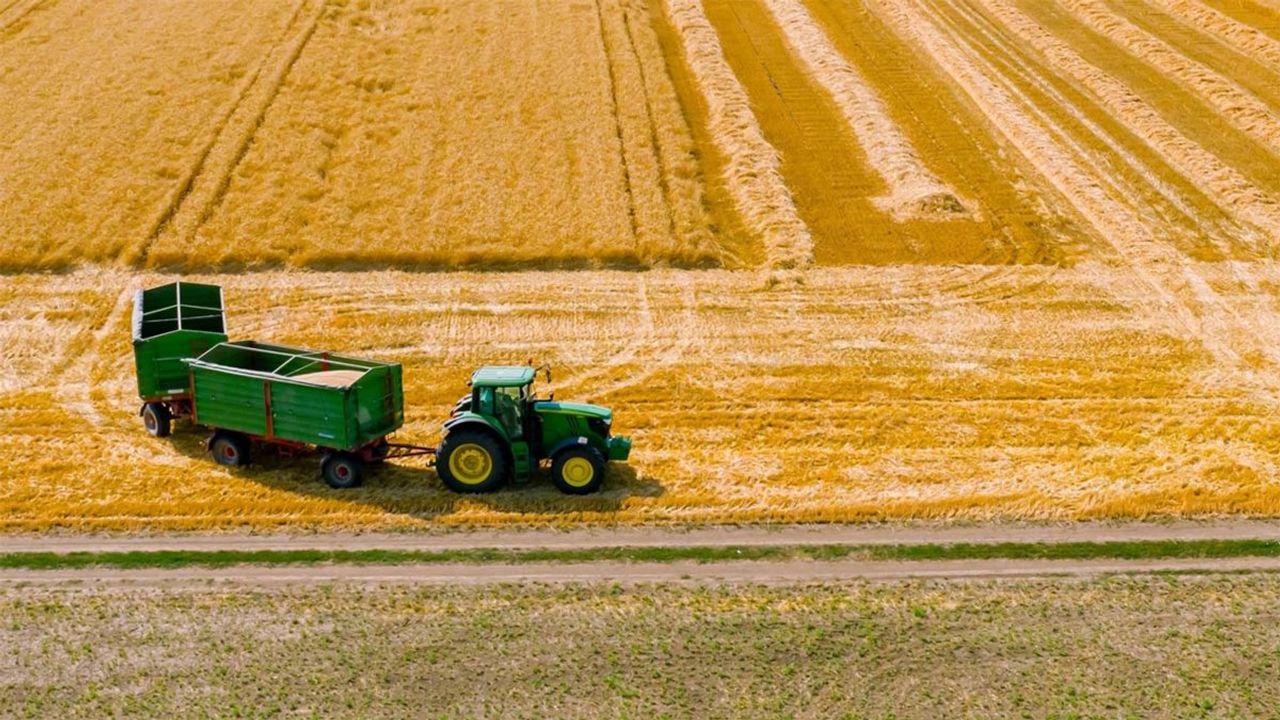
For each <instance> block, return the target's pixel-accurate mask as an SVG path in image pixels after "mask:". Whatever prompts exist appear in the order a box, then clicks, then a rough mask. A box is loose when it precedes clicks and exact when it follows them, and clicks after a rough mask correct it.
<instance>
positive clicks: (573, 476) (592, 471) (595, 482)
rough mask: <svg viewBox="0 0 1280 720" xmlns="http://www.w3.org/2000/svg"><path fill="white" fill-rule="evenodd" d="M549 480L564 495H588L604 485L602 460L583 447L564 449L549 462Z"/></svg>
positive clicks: (591, 450) (595, 453)
mask: <svg viewBox="0 0 1280 720" xmlns="http://www.w3.org/2000/svg"><path fill="white" fill-rule="evenodd" d="M551 480H552V481H553V482H554V483H555V484H556V487H557V488H558V489H559V490H560V492H562V493H565V494H566V495H590V494H591V493H593V492H595V491H597V490H599V489H600V486H601V485H603V484H604V458H602V457H600V453H598V452H596V451H595V449H594V448H589V447H586V446H583V445H575V446H573V447H569V448H565V449H564V450H561V451H560V452H558V453H556V456H555V458H554V459H553V460H552V461H551Z"/></svg>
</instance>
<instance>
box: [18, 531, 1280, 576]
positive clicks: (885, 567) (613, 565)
mask: <svg viewBox="0 0 1280 720" xmlns="http://www.w3.org/2000/svg"><path fill="white" fill-rule="evenodd" d="M1205 539H1221V540H1246V539H1273V540H1280V522H1276V521H1252V520H1248V521H1246V520H1223V521H1207V522H1189V521H1179V522H1170V523H1160V524H1152V523H1126V524H1101V523H1079V524H1071V525H1018V526H1004V525H989V526H971V527H956V526H940V525H897V526H852V525H850V526H821V525H815V526H780V527H761V526H756V527H701V528H691V529H679V528H659V527H627V528H618V529H614V530H605V529H598V528H591V529H577V530H567V531H555V530H516V531H496V530H484V531H479V530H477V531H464V532H450V533H434V534H404V535H389V534H317V535H248V534H239V535H237V534H221V535H149V536H119V537H101V536H51V537H37V536H10V537H3V538H0V553H13V552H33V551H44V552H60V553H65V552H77V551H97V552H104V551H130V550H134V551H156V550H193V551H213V550H302V549H316V550H329V549H343V550H373V549H394V550H421V551H433V550H434V551H439V550H450V549H460V548H498V549H506V550H521V549H533V548H550V549H555V548H560V549H568V548H579V549H581V548H615V547H694V546H699V547H733V546H788V545H790V546H796V545H822V544H841V545H883V544H899V545H913V544H930V543H937V544H948V543H996V542H1023V543H1033V542H1035V543H1062V542H1116V541H1157V540H1205ZM1242 571H1259V572H1275V571H1280V558H1252V557H1237V558H1226V559H1194V558H1171V559H1163V560H1160V559H1155V560H1152V559H1146V560H1116V559H1094V560H1036V559H1017V560H1013V559H986V560H949V561H883V560H858V559H846V560H834V561H816V560H776V561H772V560H771V561H732V560H731V561H716V562H705V563H699V562H694V561H681V562H670V563H665V562H618V561H599V562H573V563H541V562H538V563H416V564H405V565H356V564H332V565H330V564H323V565H309V566H269V565H241V566H234V567H227V568H199V567H188V568H182V569H176V570H163V569H127V570H126V569H118V568H107V567H102V568H83V569H67V570H21V569H0V583H3V584H15V583H16V584H24V583H39V584H50V583H52V584H71V585H74V584H80V583H92V584H95V585H97V584H101V583H111V584H127V585H143V586H153V585H154V586H170V585H192V584H199V585H204V584H208V583H218V582H226V583H243V584H251V585H288V584H323V583H332V582H343V583H351V582H354V583H418V584H436V585H474V584H488V583H522V582H551V583H565V582H619V583H624V584H633V583H645V582H694V583H718V582H729V583H733V582H745V583H796V582H827V581H840V580H849V579H855V578H860V579H872V580H891V579H900V578H912V577H921V578H929V577H932V578H1001V577H1026V576H1047V575H1064V576H1086V577H1087V576H1095V575H1100V574H1107V573H1147V572H1203V573H1213V572H1242Z"/></svg>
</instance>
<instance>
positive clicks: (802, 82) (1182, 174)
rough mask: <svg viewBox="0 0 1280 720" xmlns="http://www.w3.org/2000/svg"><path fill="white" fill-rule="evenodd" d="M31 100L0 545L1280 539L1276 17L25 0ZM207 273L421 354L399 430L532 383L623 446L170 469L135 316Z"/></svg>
mask: <svg viewBox="0 0 1280 720" xmlns="http://www.w3.org/2000/svg"><path fill="white" fill-rule="evenodd" d="M0 93H2V94H3V96H4V97H5V98H6V102H4V103H0V127H4V128H6V129H7V132H4V133H0V238H2V239H0V242H3V243H4V245H3V248H4V250H5V252H4V253H3V255H0V269H2V270H3V271H4V272H5V273H6V274H4V275H0V318H2V319H3V326H2V327H0V340H2V341H3V343H4V346H3V350H0V418H2V422H3V425H2V427H3V432H0V456H4V457H7V458H9V459H10V462H11V464H15V466H16V467H19V468H21V469H22V472H20V473H13V474H10V475H7V476H6V479H5V480H3V481H0V528H8V529H20V528H43V527H50V526H66V527H77V528H133V527H148V528H192V527H224V526H238V525H252V526H279V525H324V526H332V525H342V526H361V527H364V526H377V527H396V526H405V525H417V524H423V523H504V522H533V523H556V522H564V521H578V520H585V521H625V522H635V521H660V522H662V521H726V520H743V521H752V520H844V519H854V518H885V517H951V516H963V517H983V518H987V517H1017V518H1068V517H1104V516H1141V515H1145V514H1150V513H1163V514H1186V513H1200V512H1238V513H1251V514H1270V513H1276V512H1280V487H1277V486H1276V485H1275V480H1276V479H1277V477H1280V474H1278V473H1277V471H1276V459H1277V451H1278V450H1280V447H1278V446H1277V441H1276V440H1275V439H1274V438H1276V437H1280V434H1278V433H1277V432H1276V431H1277V430H1280V428H1278V427H1277V424H1280V420H1277V419H1276V418H1277V417H1278V416H1277V413H1276V409H1277V403H1278V401H1280V305H1278V302H1277V301H1278V298H1277V296H1278V295H1280V264H1277V259H1278V257H1277V256H1278V253H1277V247H1278V245H1280V6H1277V5H1276V4H1275V3H1274V2H1271V1H1269V0H1265V1H1264V0H1232V1H1231V2H1226V1H1225V0H1209V1H1206V2H1191V1H1188V0H1056V1H1055V2H1037V1H1035V0H903V1H900V2H899V1H897V0H846V1H842V2H822V1H820V0H557V1H555V2H542V3H538V2H533V1H532V0H514V1H513V2H509V3H502V4H495V3H488V2H480V1H479V0H474V1H469V0H468V1H463V2H456V1H449V2H444V1H443V0H295V1H294V2H290V3H287V4H286V3H277V4H263V3H249V2H240V3H231V4H226V3H212V2H209V3H190V2H179V1H178V0H162V1H161V2H141V0H110V2H103V3H94V4H91V5H88V6H84V5H80V4H76V3H71V2H69V1H68V0H45V1H44V2H26V0H17V1H16V2H12V3H2V4H0ZM50 271H54V272H50ZM473 271H483V272H473ZM188 273H189V274H190V275H189V276H190V277H193V278H195V277H199V278H202V279H205V280H208V281H210V282H215V283H218V284H221V285H223V286H224V287H225V288H226V298H227V305H228V312H229V326H230V329H231V334H232V335H233V337H235V338H250V337H253V338H259V339H264V340H273V341H277V342H282V343H288V344H295V345H301V346H315V347H322V348H326V349H332V350H336V351H348V352H352V353H358V354H361V355H370V356H375V357H378V358H381V359H386V360H393V361H398V362H401V363H403V364H404V365H405V368H406V383H407V385H406V390H407V393H408V396H407V407H408V409H409V416H410V417H409V424H408V425H407V426H406V428H405V429H404V430H403V431H402V435H404V439H406V440H408V439H412V440H420V441H426V442H430V441H432V440H434V439H435V436H436V432H437V430H438V425H439V419H440V417H442V415H443V414H444V413H445V411H446V410H447V408H448V407H449V406H450V405H451V403H452V401H453V400H454V399H455V398H456V397H457V396H458V395H459V394H460V393H461V392H462V390H463V386H462V381H463V380H464V379H465V377H466V375H467V372H468V371H469V370H470V369H471V368H473V367H474V366H476V365H480V364H485V363H493V362H523V361H524V360H525V359H526V358H529V357H530V356H532V357H535V358H537V359H538V360H539V361H549V362H552V363H553V365H555V366H556V367H557V368H558V369H559V372H558V373H557V378H556V380H557V383H556V386H557V387H558V388H561V389H562V390H561V391H562V392H563V393H565V394H568V395H573V396H576V397H585V398H586V399H593V400H599V401H601V402H604V403H607V404H610V405H612V406H613V407H614V408H615V409H616V411H617V415H618V423H619V427H620V429H625V430H628V431H631V432H632V434H633V435H634V436H635V440H636V446H635V454H634V456H633V457H634V460H633V462H632V464H631V465H630V466H629V467H626V468H620V469H619V470H618V471H617V472H616V473H615V475H614V476H612V477H611V478H610V484H609V485H607V486H606V490H605V492H604V493H603V494H602V495H600V496H596V497H592V498H586V499H582V500H568V499H565V498H563V497H561V496H559V495H558V494H556V493H555V492H554V491H553V490H552V489H551V488H550V487H549V486H548V485H547V484H546V483H542V482H538V483H535V485H534V486H533V487H530V488H515V489H511V490H508V491H504V492H501V493H499V494H496V495H493V496H486V497H481V498H473V497H466V498H463V497H457V496H453V495H450V494H448V493H446V492H445V491H444V490H443V489H442V487H441V486H440V484H439V481H438V480H437V479H436V477H435V475H434V473H433V472H431V471H429V470H425V469H421V468H419V467H417V466H413V465H412V464H406V465H405V466H404V467H400V468H393V469H387V470H385V471H383V472H381V473H379V474H377V475H376V476H374V477H373V478H372V479H371V482H370V483H369V486H368V487H366V488H363V489H360V490H357V491H354V492H349V493H333V492H331V491H329V490H327V489H324V488H323V486H322V485H321V484H320V483H319V482H318V481H317V480H316V479H315V477H314V474H313V468H312V462H311V460H309V459H308V460H301V459H298V460H290V459H284V458H268V459H267V460H265V461H264V463H263V464H262V465H260V466H258V467H255V468H254V469H252V471H246V472H242V473H228V472H226V471H224V470H223V469H221V468H217V467H215V466H213V465H211V464H210V463H209V462H208V461H207V458H205V457H204V455H203V452H202V450H201V448H200V446H199V445H200V436H199V435H198V434H196V433H194V432H180V433H179V434H178V436H177V437H175V438H174V439H173V440H172V441H164V442H158V441H151V440H150V439H149V438H147V437H146V436H145V435H144V434H143V433H142V431H141V428H140V424H139V422H138V419H137V417H136V416H135V413H136V410H137V408H136V404H137V403H136V400H135V398H134V397H133V395H132V379H133V368H132V365H131V359H130V348H129V336H128V312H127V311H128V307H129V302H130V299H131V293H132V291H133V290H134V289H136V288H138V287H143V286H147V285H150V284H154V283H159V282H163V281H167V280H169V279H172V278H174V277H178V276H179V275H180V274H188ZM183 276H186V275H183Z"/></svg>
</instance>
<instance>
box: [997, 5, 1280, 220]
mask: <svg viewBox="0 0 1280 720" xmlns="http://www.w3.org/2000/svg"><path fill="white" fill-rule="evenodd" d="M981 2H982V4H983V6H984V7H986V8H987V10H988V11H989V12H990V13H991V15H992V16H993V17H995V18H997V19H998V20H999V21H1000V22H1001V23H1002V24H1003V25H1004V26H1005V27H1007V28H1009V30H1011V31H1012V32H1013V33H1014V34H1016V35H1017V36H1018V37H1020V38H1021V39H1022V40H1023V41H1024V42H1026V43H1027V44H1029V45H1030V46H1031V47H1033V48H1035V49H1036V51H1038V52H1039V53H1040V54H1042V55H1043V56H1044V57H1045V58H1046V59H1047V60H1048V61H1049V63H1050V64H1051V66H1052V67H1054V68H1055V69H1056V70H1058V71H1059V72H1061V73H1063V74H1064V75H1066V76H1068V77H1070V78H1072V79H1074V80H1075V81H1076V82H1078V83H1080V85H1081V86H1083V87H1085V88H1087V89H1088V90H1089V92H1090V93H1091V94H1092V95H1093V96H1094V97H1095V98H1097V100H1098V101H1099V102H1100V103H1101V104H1102V105H1103V107H1105V108H1106V109H1107V112H1108V113H1110V114H1111V115H1112V117H1114V118H1115V119H1116V120H1118V121H1120V122H1121V123H1123V124H1124V126H1125V127H1127V128H1129V129H1130V130H1131V131H1132V132H1133V133H1134V134H1135V135H1137V136H1138V137H1141V138H1144V139H1145V141H1146V142H1147V144H1148V145H1150V146H1151V147H1152V148H1153V149H1155V150H1156V151H1158V152H1159V154H1160V155H1161V157H1162V158H1163V159H1164V160H1165V161H1166V162H1168V163H1169V165H1170V166H1171V167H1174V168H1176V169H1177V171H1178V172H1179V173H1181V174H1183V175H1184V176H1185V177H1187V178H1188V179H1190V180H1192V181H1194V182H1195V183H1196V185H1198V186H1200V187H1203V188H1205V189H1206V190H1208V191H1209V192H1210V193H1211V195H1212V196H1213V197H1214V198H1215V200H1216V201H1217V202H1218V203H1219V205H1220V206H1221V207H1222V209H1223V210H1225V211H1227V212H1229V213H1233V214H1235V215H1236V216H1237V217H1239V218H1240V219H1241V220H1244V221H1247V222H1249V223H1251V224H1253V225H1254V226H1256V227H1257V228H1259V229H1260V230H1262V231H1264V232H1265V233H1266V236H1267V237H1273V236H1274V235H1276V234H1277V233H1280V207H1277V205H1276V203H1275V201H1274V200H1272V199H1271V198H1270V197H1268V196H1267V195H1266V194H1265V193H1264V192H1263V191H1262V190H1261V189H1260V188H1258V187H1257V186H1256V185H1254V184H1253V183H1252V182H1251V181H1250V180H1249V179H1247V178H1246V177H1245V176H1244V175H1242V174H1241V173H1240V172H1238V171H1237V170H1236V169H1235V168H1234V167H1231V166H1229V165H1227V164H1226V163H1225V162H1223V161H1222V160H1221V159H1220V158H1218V157H1217V156H1216V155H1214V154H1213V153H1211V152H1210V151H1209V150H1208V149H1206V148H1205V147H1204V146H1203V145H1202V144H1201V143H1200V142H1197V141H1196V140H1193V139H1191V138H1190V137H1188V136H1187V135H1185V134H1184V133H1183V132H1182V131H1180V130H1179V129H1178V128H1175V127H1174V126H1173V125H1172V124H1170V123H1169V122H1168V121H1167V120H1166V119H1165V118H1164V117H1163V116H1162V115H1161V114H1160V113H1159V112H1158V111H1157V109H1156V108H1155V107H1153V106H1152V105H1151V104H1150V103H1149V102H1148V101H1147V100H1146V99H1145V98H1143V97H1141V96H1139V95H1138V94H1137V93H1136V92H1134V91H1133V90H1132V89H1131V88H1130V87H1129V86H1128V85H1126V84H1125V83H1124V82H1122V81H1121V80H1120V79H1119V78H1117V77H1115V76H1114V75H1112V74H1111V73H1108V72H1106V71H1105V70H1104V69H1102V68H1101V67H1099V66H1098V65H1096V64H1095V63H1094V62H1091V61H1090V60H1086V59H1085V57H1084V56H1083V55H1082V54H1081V53H1080V52H1078V51H1077V50H1076V49H1074V48H1072V47H1071V46H1070V45H1069V44H1068V43H1067V42H1065V41H1063V40H1061V39H1059V38H1057V37H1055V36H1054V35H1052V34H1051V33H1050V32H1049V31H1048V30H1046V25H1045V24H1044V23H1043V20H1044V18H1042V17H1037V18H1034V19H1033V18H1032V17H1031V16H1030V15H1028V14H1027V13H1025V12H1023V11H1021V10H1019V9H1018V8H1017V7H1016V6H1015V3H1014V2H1011V1H1009V0H981Z"/></svg>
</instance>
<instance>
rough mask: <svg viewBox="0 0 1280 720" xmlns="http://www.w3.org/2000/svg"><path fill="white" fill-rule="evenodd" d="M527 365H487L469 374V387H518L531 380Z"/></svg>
mask: <svg viewBox="0 0 1280 720" xmlns="http://www.w3.org/2000/svg"><path fill="white" fill-rule="evenodd" d="M533 375H534V371H533V368H531V367H529V366H527V365H488V366H485V367H482V368H480V369H479V370H477V371H475V372H474V373H472V375H471V387H519V386H521V385H526V384H528V383H530V382H533Z"/></svg>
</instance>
